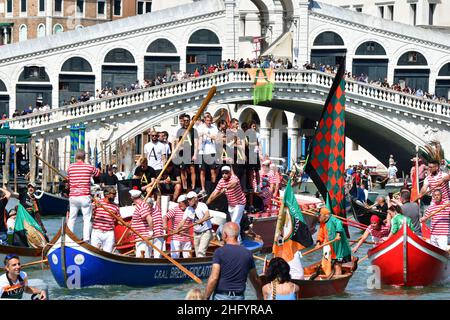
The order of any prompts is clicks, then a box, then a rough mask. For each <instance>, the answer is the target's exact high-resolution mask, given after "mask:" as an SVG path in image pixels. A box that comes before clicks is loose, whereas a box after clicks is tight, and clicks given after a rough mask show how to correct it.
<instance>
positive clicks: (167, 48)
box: [147, 39, 177, 53]
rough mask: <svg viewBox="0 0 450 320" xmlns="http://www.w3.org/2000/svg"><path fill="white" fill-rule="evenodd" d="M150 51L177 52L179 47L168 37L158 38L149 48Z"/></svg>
mask: <svg viewBox="0 0 450 320" xmlns="http://www.w3.org/2000/svg"><path fill="white" fill-rule="evenodd" d="M147 52H150V53H177V48H175V46H174V45H173V43H172V42H170V41H169V40H167V39H157V40H155V41H153V42H152V43H151V44H150V45H149V46H148V48H147Z"/></svg>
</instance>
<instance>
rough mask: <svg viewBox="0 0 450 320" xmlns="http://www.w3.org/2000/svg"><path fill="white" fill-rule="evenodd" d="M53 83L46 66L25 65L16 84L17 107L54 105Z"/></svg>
mask: <svg viewBox="0 0 450 320" xmlns="http://www.w3.org/2000/svg"><path fill="white" fill-rule="evenodd" d="M52 89H53V87H52V85H51V84H50V78H49V76H48V74H47V72H46V71H45V67H39V66H29V67H25V68H24V69H23V71H22V73H21V74H20V76H19V81H18V82H17V85H16V109H17V110H19V111H22V110H25V109H26V108H28V106H31V107H32V108H34V107H42V106H44V105H47V104H48V105H49V106H51V105H52Z"/></svg>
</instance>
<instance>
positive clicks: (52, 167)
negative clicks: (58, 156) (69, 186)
mask: <svg viewBox="0 0 450 320" xmlns="http://www.w3.org/2000/svg"><path fill="white" fill-rule="evenodd" d="M35 156H36V158H38V159H39V160H41V161H42V163H43V164H45V165H47V166H48V167H49V168H50V169H52V170H53V171H55V173H56V174H58V175H59V176H61V178H63V179H65V180H66V179H67V176H65V175H63V174H62V173H61V171H60V170H58V169H57V168H55V167H54V166H52V165H51V164H50V163H48V162H47V161H45V160H44V159H42V158H41V157H39V156H38V154H37V153H36V154H35Z"/></svg>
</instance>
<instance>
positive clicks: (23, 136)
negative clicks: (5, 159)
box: [0, 128, 31, 143]
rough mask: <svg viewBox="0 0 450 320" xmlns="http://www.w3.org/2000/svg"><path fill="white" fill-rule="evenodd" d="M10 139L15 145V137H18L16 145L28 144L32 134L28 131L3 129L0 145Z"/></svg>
mask: <svg viewBox="0 0 450 320" xmlns="http://www.w3.org/2000/svg"><path fill="white" fill-rule="evenodd" d="M8 137H9V138H10V141H11V143H13V141H14V137H16V143H28V141H29V139H30V138H31V132H30V130H28V129H8V128H1V129H0V143H6V139H7V138H8Z"/></svg>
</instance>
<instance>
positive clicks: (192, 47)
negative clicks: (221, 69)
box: [186, 29, 222, 73]
mask: <svg viewBox="0 0 450 320" xmlns="http://www.w3.org/2000/svg"><path fill="white" fill-rule="evenodd" d="M221 60H222V47H221V46H220V41H219V38H218V37H217V35H216V34H215V33H214V32H212V31H210V30H207V29H201V30H198V31H195V32H194V33H193V34H192V35H191V37H190V38H189V44H188V46H187V48H186V72H187V73H194V71H195V69H198V70H200V69H201V67H202V66H206V67H208V66H209V65H211V64H213V65H214V64H216V63H219V62H220V61H221Z"/></svg>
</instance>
